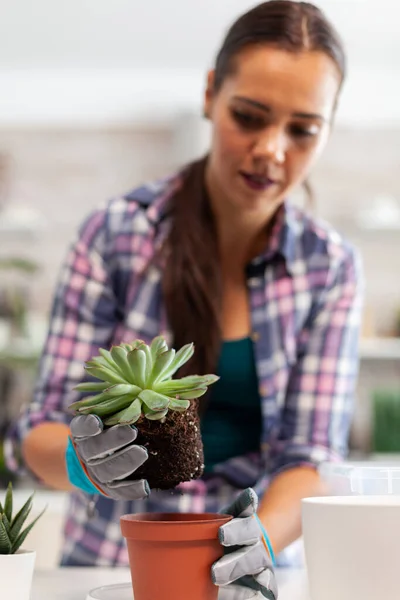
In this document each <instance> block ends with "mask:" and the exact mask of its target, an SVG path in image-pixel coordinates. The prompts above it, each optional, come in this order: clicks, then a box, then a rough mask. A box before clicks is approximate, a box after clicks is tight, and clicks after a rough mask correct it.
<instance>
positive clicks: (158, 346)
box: [150, 335, 168, 363]
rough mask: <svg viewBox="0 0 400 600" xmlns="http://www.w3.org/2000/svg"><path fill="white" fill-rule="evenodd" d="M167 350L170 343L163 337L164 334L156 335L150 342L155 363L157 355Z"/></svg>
mask: <svg viewBox="0 0 400 600" xmlns="http://www.w3.org/2000/svg"><path fill="white" fill-rule="evenodd" d="M166 350H168V344H167V342H166V340H165V338H163V337H162V335H158V336H157V337H155V338H154V339H153V340H152V342H151V344H150V352H151V356H152V358H153V363H154V361H155V360H156V358H157V356H158V355H159V354H161V353H162V352H165V351H166Z"/></svg>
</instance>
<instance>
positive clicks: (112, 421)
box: [105, 398, 142, 426]
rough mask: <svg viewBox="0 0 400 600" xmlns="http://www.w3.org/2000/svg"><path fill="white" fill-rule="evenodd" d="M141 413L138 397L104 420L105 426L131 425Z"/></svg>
mask: <svg viewBox="0 0 400 600" xmlns="http://www.w3.org/2000/svg"><path fill="white" fill-rule="evenodd" d="M141 414H142V404H141V402H140V400H139V398H136V400H134V401H133V402H132V403H131V404H130V406H128V407H127V408H125V409H124V410H121V411H119V412H118V413H115V415H113V416H112V417H110V418H109V419H107V420H106V421H105V424H106V425H107V426H112V425H117V424H120V425H131V424H132V423H136V421H137V420H138V419H139V417H140V416H141Z"/></svg>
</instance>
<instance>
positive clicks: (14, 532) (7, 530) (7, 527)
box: [0, 483, 46, 554]
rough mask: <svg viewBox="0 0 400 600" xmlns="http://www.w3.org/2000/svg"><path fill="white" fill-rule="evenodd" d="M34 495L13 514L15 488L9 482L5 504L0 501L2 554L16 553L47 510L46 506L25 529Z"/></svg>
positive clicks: (0, 543)
mask: <svg viewBox="0 0 400 600" xmlns="http://www.w3.org/2000/svg"><path fill="white" fill-rule="evenodd" d="M33 497H34V494H32V495H31V496H30V497H29V498H28V500H27V501H26V502H25V504H24V505H23V507H22V508H21V509H20V510H19V511H18V512H17V514H16V515H13V489H12V484H11V483H9V484H8V487H7V492H6V497H5V500H4V506H3V505H2V504H1V502H0V554H15V553H16V552H17V550H19V548H20V547H21V546H22V544H23V543H24V541H25V539H26V537H27V536H28V534H29V533H30V531H31V530H32V528H33V527H34V525H35V524H36V522H37V521H38V520H39V519H40V517H41V516H42V515H43V513H44V511H45V510H46V507H45V508H44V509H43V510H42V512H41V513H40V514H39V515H38V516H37V517H36V519H34V520H33V521H32V522H31V523H30V524H29V525H27V526H26V527H25V529H23V527H24V525H25V523H26V520H27V518H28V516H29V513H30V512H31V509H32V502H33Z"/></svg>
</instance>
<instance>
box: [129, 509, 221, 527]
mask: <svg viewBox="0 0 400 600" xmlns="http://www.w3.org/2000/svg"><path fill="white" fill-rule="evenodd" d="M157 515H159V516H162V517H174V516H175V517H180V518H179V519H176V520H174V519H173V518H160V519H157V518H154V517H157ZM149 517H150V518H149ZM151 517H153V518H151ZM182 517H196V518H193V519H190V518H187V519H186V518H183V519H182ZM201 517H203V518H201ZM231 519H232V515H228V514H225V513H207V512H206V513H194V512H188V513H178V512H173V513H145V512H142V513H132V514H129V513H128V514H125V515H122V516H121V517H120V521H125V523H127V522H128V523H132V522H133V523H142V524H143V525H161V524H166V525H174V526H179V525H180V526H182V525H185V526H186V525H194V526H196V525H197V526H204V524H206V523H210V524H211V523H217V522H221V524H223V523H227V522H228V521H230V520H231Z"/></svg>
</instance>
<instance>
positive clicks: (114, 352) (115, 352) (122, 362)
mask: <svg viewBox="0 0 400 600" xmlns="http://www.w3.org/2000/svg"><path fill="white" fill-rule="evenodd" d="M110 352H111V356H112V358H113V360H114V361H115V363H116V364H117V365H118V368H119V369H120V371H121V373H122V375H123V377H124V379H125V380H126V381H129V382H130V383H135V380H134V379H133V375H132V371H131V368H130V366H129V362H128V352H127V351H126V350H125V348H122V346H113V347H112V348H111V351H110Z"/></svg>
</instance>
